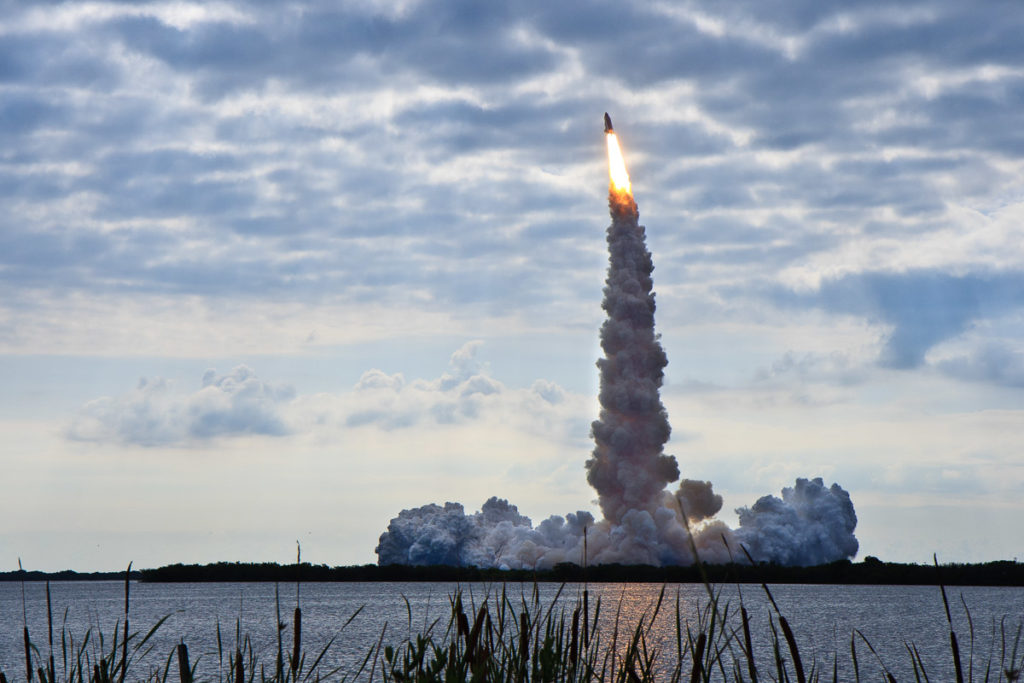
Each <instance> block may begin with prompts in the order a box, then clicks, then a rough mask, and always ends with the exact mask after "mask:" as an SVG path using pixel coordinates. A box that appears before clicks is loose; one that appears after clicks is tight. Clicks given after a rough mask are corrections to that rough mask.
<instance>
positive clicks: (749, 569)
mask: <svg viewBox="0 0 1024 683" xmlns="http://www.w3.org/2000/svg"><path fill="white" fill-rule="evenodd" d="M702 571H703V575H702ZM139 573H140V574H141V579H142V580H143V581H151V582H170V581H181V582H190V581H287V582H291V581H296V580H300V581H458V582H468V581H484V582H502V581H509V582H517V581H524V582H533V581H553V582H559V583H561V582H582V581H594V582H609V583H636V582H644V583H700V582H701V581H703V580H704V579H705V578H706V579H707V581H709V582H711V583H734V582H737V583H828V584H898V585H937V584H938V583H940V582H941V583H943V584H945V585H948V586H1024V564H1021V563H1018V562H1013V561H1000V562H986V563H983V564H943V565H939V567H938V568H936V567H935V566H933V565H920V564H898V563H893V562H882V561H881V560H879V559H877V558H875V557H868V558H866V559H865V560H864V561H863V562H850V561H849V560H843V561H840V562H833V563H831V564H826V565H820V566H817V567H782V566H779V565H773V564H760V565H757V566H751V565H749V564H747V565H739V564H727V565H705V566H704V567H703V569H702V568H701V567H696V566H693V567H651V566H649V565H620V564H603V565H596V566H591V567H588V568H587V569H586V570H584V569H583V568H582V567H580V566H579V565H576V564H569V563H566V564H559V565H556V566H555V567H554V568H552V569H549V570H542V571H533V570H501V569H480V568H477V567H446V566H436V565H435V566H410V565H388V566H384V567H379V566H377V565H372V564H368V565H361V566H353V567H328V566H327V565H311V564H301V565H294V564H291V565H280V564H275V563H269V562H264V563H228V562H220V563H217V564H207V565H194V564H193V565H182V564H175V565H170V566H167V567H160V568H158V569H143V570H142V571H141V572H139ZM117 576H120V577H123V576H124V575H123V574H121V575H115V578H116V577H117Z"/></svg>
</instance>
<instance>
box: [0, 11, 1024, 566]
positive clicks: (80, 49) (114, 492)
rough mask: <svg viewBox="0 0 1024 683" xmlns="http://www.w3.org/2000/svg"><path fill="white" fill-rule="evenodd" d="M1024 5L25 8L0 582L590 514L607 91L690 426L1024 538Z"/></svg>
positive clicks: (673, 399) (910, 527)
mask: <svg viewBox="0 0 1024 683" xmlns="http://www.w3.org/2000/svg"><path fill="white" fill-rule="evenodd" d="M1022 34H1024V13H1021V12H1020V9H1019V6H1018V5H1017V3H1015V2H1005V3H1003V2H984V3H962V2H951V1H950V2H937V1H934V0H929V1H928V2H908V3H899V4H898V7H897V6H896V5H894V4H893V3H891V2H888V1H886V2H860V3H848V2H843V3H839V2H822V1H821V0H800V1H792V0H786V1H784V2H783V1H781V0H780V1H774V0H770V1H765V0H748V1H747V2H743V1H740V0H735V1H733V0H729V1H726V2H719V3H712V4H707V3H697V2H662V3H658V2H654V3H640V2H586V3H582V2H559V3H550V2H546V1H537V2H532V1H529V0H528V1H524V2H515V3H485V2H473V1H469V0H467V1H464V2H463V1H456V2H430V1H429V0H423V1H417V0H407V1H405V2H401V1H399V2H384V1H377V0H352V1H351V2H323V3H317V2H305V1H302V0H299V1H297V2H290V3H259V2H253V3H251V4H246V3H243V2H212V3H208V2H201V3H200V2H197V3H190V2H154V3H145V2H142V3H135V2H133V3H123V4H122V3H117V2H72V3H64V4H47V3H39V2H31V3H29V2H18V1H16V0H6V1H3V2H0V143H2V144H0V195H2V201H0V207H2V211H0V378H2V385H0V439H2V442H3V448H2V450H0V467H2V475H3V476H2V478H0V481H2V495H0V519H3V520H4V521H3V523H2V525H0V568H5V569H12V568H14V567H16V563H17V558H18V557H19V556H20V557H21V558H22V560H23V562H24V563H25V565H26V567H28V568H40V569H61V568H65V567H73V568H76V569H81V570H89V569H117V568H121V567H124V566H125V565H127V564H128V562H129V561H130V560H132V561H134V562H135V564H136V566H158V565H161V564H166V563H171V562H178V561H182V562H208V561H216V560H246V561H250V560H251V561H256V560H260V561H262V560H276V561H287V560H289V559H290V558H292V557H294V547H295V545H294V544H295V541H296V540H300V541H301V542H302V546H303V557H304V559H309V560H310V561H313V562H323V563H328V564H353V563H367V562H374V561H375V560H376V557H375V555H374V553H373V549H374V546H375V545H376V542H377V537H378V535H379V534H380V533H381V532H382V531H383V530H384V528H385V527H386V525H387V522H388V520H389V519H390V518H391V517H392V516H394V515H395V514H396V513H397V512H398V511H399V510H401V509H403V508H407V507H412V506H418V505H422V504H425V503H428V502H437V503H443V502H445V501H460V502H463V503H464V504H465V505H466V506H467V508H469V509H477V508H478V507H479V505H480V504H481V503H482V502H483V501H484V500H485V499H486V498H487V497H489V496H491V495H498V496H501V497H505V498H508V499H510V500H511V501H512V502H513V503H516V504H517V505H518V506H519V508H520V510H521V511H522V512H523V513H525V514H527V515H529V516H530V517H532V518H533V519H534V520H535V521H539V520H540V519H543V518H544V517H547V516H548V515H551V514H556V513H558V514H564V513H566V512H570V511H575V510H578V509H587V510H592V511H594V510H596V506H595V505H594V503H593V498H594V494H593V491H591V490H590V489H589V488H588V486H587V485H586V481H585V476H584V470H583V462H584V461H585V460H586V458H587V456H588V454H589V451H590V448H591V441H590V438H589V424H590V421H591V420H593V419H594V418H595V417H596V415H597V404H596V399H595V394H596V390H597V370H596V368H595V367H594V361H595V360H596V358H597V356H598V352H599V347H598V344H597V329H598V327H599V326H600V324H601V321H602V311H601V309H600V301H601V296H602V295H601V288H602V285H603V278H604V269H605V266H606V263H607V256H606V253H605V242H604V230H605V227H606V226H607V224H608V222H609V220H608V213H607V203H606V202H607V200H606V190H607V170H606V165H605V159H604V141H603V135H602V120H601V116H602V113H603V112H605V111H608V112H609V113H610V114H611V116H612V119H613V121H614V123H615V126H616V130H617V131H618V132H619V135H620V138H621V140H622V143H623V147H624V149H625V154H626V158H627V163H628V164H629V166H630V170H631V173H632V176H633V189H634V193H635V196H636V199H637V202H638V203H639V206H640V212H641V219H642V222H643V223H644V224H645V225H646V226H647V231H648V244H649V247H650V248H651V250H652V252H653V254H654V260H655V264H656V270H655V274H654V278H655V288H656V290H657V293H658V306H659V308H658V313H657V325H658V329H659V331H660V332H661V334H662V342H663V344H664V346H665V349H666V351H667V353H668V357H669V367H668V375H667V383H666V387H665V390H664V392H663V400H664V402H665V404H666V405H667V407H668V410H669V416H670V419H671V421H672V425H673V429H674V432H673V438H672V441H671V442H670V443H669V448H668V452H670V453H672V454H674V455H676V457H677V458H678V459H679V461H680V465H681V470H682V473H683V476H684V477H689V478H692V479H702V480H711V481H712V482H714V484H715V488H716V490H717V491H718V492H720V493H721V494H722V495H723V496H724V497H725V514H724V515H723V517H724V519H726V520H727V521H730V522H734V521H735V518H736V517H735V514H734V513H733V509H734V508H736V507H739V506H742V505H749V504H751V503H753V501H754V500H756V499H757V497H759V496H761V495H764V494H768V493H774V494H776V495H777V494H778V492H779V491H780V489H781V488H782V487H783V486H787V485H792V483H793V481H794V479H795V478H796V477H798V476H821V477H824V478H825V479H826V483H830V482H833V481H835V482H838V483H840V484H841V485H842V486H843V487H844V488H846V489H847V490H848V491H850V493H851V496H852V498H853V501H854V504H855V505H856V509H857V512H858V516H859V519H860V524H859V526H858V530H857V535H858V537H859V539H860V542H861V554H860V557H863V556H866V555H876V556H879V557H881V558H883V559H886V560H894V561H918V562H924V561H929V560H930V559H931V554H932V553H933V552H936V553H938V555H939V558H940V560H948V561H976V560H990V559H1003V558H1005V559H1010V558H1013V557H1016V556H1021V557H1024V526H1022V525H1021V524H1020V523H1019V520H1020V519H1021V518H1022V516H1024V497H1022V495H1021V493H1022V491H1024V429H1021V426H1022V425H1024V228H1022V220H1024V175H1022V173H1024V126H1022V125H1021V118H1020V111H1021V107H1022V104H1024V42H1022V41H1021V40H1020V36H1021V35H1022Z"/></svg>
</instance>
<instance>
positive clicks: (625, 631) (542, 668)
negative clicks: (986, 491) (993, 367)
mask: <svg viewBox="0 0 1024 683" xmlns="http://www.w3.org/2000/svg"><path fill="white" fill-rule="evenodd" d="M129 569H130V567H129ZM126 577H127V574H126ZM564 589H565V586H562V587H561V588H560V589H559V590H558V592H557V594H556V595H555V596H554V598H552V599H550V601H548V600H542V599H541V597H540V591H539V588H538V586H537V585H536V584H534V586H533V588H532V590H530V591H525V592H519V593H517V594H512V593H510V592H509V591H508V590H507V587H506V586H504V585H503V586H500V587H498V586H494V587H491V588H489V589H488V590H487V592H486V593H485V594H484V595H482V596H477V595H474V594H473V592H472V590H471V589H470V590H458V591H456V592H454V593H453V594H451V595H450V596H449V597H448V609H447V610H446V611H447V616H446V617H442V618H437V619H434V620H433V621H430V622H427V621H426V619H425V620H424V622H423V623H422V624H414V616H413V610H412V606H411V604H410V603H409V601H408V599H406V600H405V605H406V614H405V615H404V616H405V619H404V621H405V622H406V623H404V624H402V623H396V624H388V623H385V624H384V626H383V628H382V629H381V632H380V634H379V636H378V637H377V638H376V642H375V643H373V644H371V645H366V644H365V643H363V644H362V645H356V646H352V645H350V644H349V643H347V642H346V640H345V637H344V636H345V629H346V627H348V626H349V625H350V624H351V623H352V622H353V620H354V619H356V617H357V616H358V615H359V614H360V613H361V612H362V610H363V608H362V607H360V608H359V609H357V610H356V611H355V612H354V613H353V614H352V615H351V616H350V617H348V619H347V620H346V621H344V623H341V624H339V627H338V631H337V633H336V634H335V635H334V637H332V638H331V639H329V640H328V642H326V643H324V644H319V645H317V647H316V648H314V649H312V650H308V649H307V647H308V646H307V644H305V643H303V641H302V609H301V604H300V603H301V595H300V591H299V588H298V587H297V588H296V595H295V609H294V611H293V613H292V620H291V621H292V623H291V624H290V625H288V624H285V623H284V622H282V620H281V604H280V592H279V591H278V590H277V589H276V587H275V595H276V596H277V599H276V600H275V611H274V614H273V615H269V616H271V618H274V619H276V624H277V639H276V647H275V646H274V645H271V646H270V651H269V652H266V651H262V652H261V651H257V650H256V648H254V646H253V641H252V639H251V638H250V637H249V636H248V635H246V634H244V633H243V631H242V626H241V622H240V620H237V621H236V622H235V624H234V629H233V630H234V634H233V636H234V637H233V640H234V642H233V643H231V642H230V641H231V640H232V638H231V635H228V637H227V638H225V637H224V633H223V632H222V629H221V625H220V623H219V622H218V623H217V628H216V648H215V650H214V651H212V652H211V653H210V655H208V657H210V658H212V657H213V656H216V658H217V659H216V662H212V661H204V662H202V666H200V664H201V661H200V660H202V659H203V657H199V658H196V659H195V660H192V659H191V657H190V653H189V648H188V644H186V643H185V642H183V641H182V642H179V643H178V644H177V645H176V646H175V647H174V648H173V649H172V650H171V651H170V652H168V653H166V658H163V657H164V655H162V654H161V653H159V652H154V648H155V647H156V645H155V642H156V638H154V636H155V634H157V632H158V631H159V630H160V628H161V627H162V626H163V625H164V622H165V621H166V620H167V618H168V617H164V618H162V619H160V620H159V621H158V622H157V623H156V624H155V625H153V626H152V627H151V628H149V629H148V630H147V631H145V632H141V631H135V632H133V631H132V630H131V628H130V623H129V598H130V594H129V583H128V582H127V580H126V583H125V608H124V617H123V620H118V622H117V623H116V624H115V626H114V628H113V631H112V637H109V638H108V637H106V636H105V634H104V633H103V632H102V631H101V630H99V629H97V628H93V629H89V630H87V631H86V632H85V633H84V634H80V635H76V634H73V633H71V632H69V630H68V628H67V610H65V611H64V622H63V623H62V624H61V625H60V628H59V639H58V640H59V649H57V650H55V649H54V646H55V639H54V634H55V630H54V619H53V612H52V603H51V601H50V599H49V587H48V586H47V603H46V610H47V627H48V629H47V631H48V632H47V634H46V642H45V644H44V645H43V647H48V650H47V651H46V653H45V654H44V653H43V652H42V651H41V650H40V647H39V646H37V645H36V643H34V642H33V641H32V640H31V637H30V634H29V631H28V622H27V610H26V609H25V604H24V601H23V604H22V608H23V614H22V618H23V623H24V629H23V633H24V645H25V672H24V676H25V679H24V680H25V681H26V683H124V682H125V681H132V682H134V681H145V682H147V683H148V682H152V683H197V682H199V681H213V682H215V683H319V682H320V681H336V682H338V683H346V682H347V681H355V680H360V681H364V680H369V681H382V682H385V683H388V682H395V683H404V682H406V681H417V682H430V681H496V682H508V683H517V682H520V681H553V682H555V681H557V682H564V683H575V682H577V681H621V682H623V683H635V682H637V681H668V682H670V683H685V682H686V681H689V682H690V683H697V682H709V681H728V682H734V681H735V682H737V683H741V682H742V683H746V682H748V681H749V682H751V683H759V682H762V681H779V682H783V681H786V682H794V683H807V682H811V683H825V682H827V681H832V682H833V683H838V681H840V680H844V681H855V682H856V683H860V681H862V680H863V681H869V680H870V681H876V680H883V681H896V680H897V678H896V675H895V674H894V673H893V670H892V668H891V666H890V665H892V664H900V665H902V670H904V671H911V672H912V677H910V678H907V677H905V678H904V679H903V680H913V681H916V682H918V683H921V682H930V681H936V683H938V682H939V681H943V680H947V679H945V678H942V677H941V675H938V674H937V673H936V672H935V671H930V670H929V669H928V668H927V667H926V661H925V659H924V658H923V657H922V656H921V652H920V650H919V649H918V647H917V645H916V644H914V643H910V642H905V643H904V645H905V649H906V657H907V660H906V661H904V662H888V663H887V662H886V661H885V660H884V659H883V657H882V656H881V655H880V653H879V652H878V651H877V650H876V648H875V647H874V645H873V644H872V643H871V642H870V641H869V640H868V638H867V637H866V636H865V635H864V634H863V633H861V632H860V631H858V630H854V631H853V632H852V633H851V635H850V644H849V655H848V659H846V658H845V656H844V659H845V661H844V666H843V668H842V670H841V668H840V660H841V656H840V653H839V651H838V648H837V649H836V651H835V652H831V653H826V655H825V657H824V659H822V658H821V657H820V656H817V655H815V656H810V657H808V656H807V654H806V653H804V652H802V651H801V649H800V646H799V642H798V639H797V637H796V635H795V633H794V629H793V627H792V626H791V624H790V618H791V617H792V616H793V615H787V614H785V613H784V612H783V610H782V609H781V608H780V606H779V604H778V603H777V602H776V600H775V598H774V596H773V595H772V593H771V590H770V588H769V587H768V586H767V585H764V584H762V586H761V590H762V591H763V592H764V594H765V596H766V598H767V600H768V604H769V605H770V609H769V611H768V613H767V619H766V621H765V622H760V621H758V623H755V621H754V620H753V619H752V618H751V615H750V612H749V611H748V609H747V605H746V603H745V602H744V597H743V592H742V588H741V587H740V586H739V585H737V586H736V595H737V598H738V599H737V601H736V604H734V603H732V602H730V601H728V600H724V599H723V597H722V590H721V588H720V587H719V588H716V587H715V586H713V585H712V584H710V583H707V582H705V584H704V589H705V592H706V599H705V600H704V601H703V602H702V604H701V605H700V606H699V608H698V609H697V610H696V611H695V612H690V611H687V608H686V605H684V604H683V603H682V602H681V595H680V592H679V591H677V592H676V594H675V596H674V600H673V599H672V596H671V593H670V592H669V591H668V587H667V586H665V587H662V589H661V591H660V593H659V594H658V596H657V598H656V600H654V601H653V603H652V604H651V605H649V606H648V607H647V608H646V609H644V610H642V611H640V612H636V611H633V610H631V609H624V604H625V598H626V592H625V590H624V591H623V595H622V597H620V599H619V601H618V604H615V605H612V606H611V607H609V606H608V605H606V604H604V601H603V600H602V598H601V597H597V598H596V599H593V600H591V599H590V596H589V593H588V591H587V590H586V587H584V590H583V591H582V594H581V595H577V596H575V597H573V596H564V595H563V591H564ZM940 592H941V594H942V600H943V606H944V608H945V612H946V617H947V625H948V627H949V634H950V637H949V647H948V650H947V651H948V653H949V661H950V662H951V663H952V667H951V670H952V671H953V672H954V675H955V676H956V680H957V681H958V682H962V681H967V682H969V683H996V682H997V681H1006V682H1011V683H1012V682H1014V681H1018V680H1020V677H1021V670H1022V669H1024V648H1022V642H1021V639H1022V625H1021V623H1017V624H1016V625H1008V624H1007V620H1006V618H1005V617H1004V618H1003V619H1001V620H999V621H998V622H995V623H993V624H992V633H991V636H992V637H991V639H990V641H991V643H992V644H991V646H990V647H989V648H988V651H987V652H978V651H976V648H975V643H976V639H975V624H974V621H973V619H972V618H971V615H970V611H969V609H968V608H967V604H966V602H965V601H964V600H963V598H962V596H961V603H962V606H963V610H964V613H965V615H966V617H967V624H968V629H967V632H966V634H962V635H965V636H966V642H965V644H964V646H961V643H960V638H959V637H958V635H957V633H956V631H955V629H954V627H953V625H954V621H953V618H952V610H951V608H950V603H949V600H948V596H947V595H946V591H945V587H944V586H940ZM799 616H800V615H799V613H798V614H797V615H796V617H797V620H798V621H799ZM758 624H761V625H758ZM289 626H290V627H291V635H292V638H291V641H292V642H291V643H290V645H291V647H290V648H288V649H287V651H286V648H285V640H284V633H285V631H286V630H287V629H288V628H289ZM403 627H404V628H403ZM403 631H404V632H405V633H406V634H407V635H404V636H399V635H398V633H400V632H403ZM229 633H230V632H229ZM754 635H759V636H760V637H759V638H755V637H754ZM755 641H761V642H762V643H763V642H767V644H768V647H767V648H766V647H763V646H760V647H759V646H756V645H755ZM193 645H196V646H207V645H208V644H202V643H194V644H193ZM345 647H347V648H348V650H349V651H350V652H351V651H352V649H353V648H362V649H361V650H359V656H358V657H356V658H355V661H356V662H358V663H357V664H352V665H349V666H348V667H337V668H331V667H329V666H328V665H327V664H326V662H328V661H331V659H332V657H330V656H329V652H331V651H332V649H333V648H345ZM58 655H59V656H58ZM58 662H59V663H60V666H57V663H58ZM908 662H909V666H907V663H908ZM931 666H932V667H933V668H934V667H935V664H934V663H932V664H931ZM19 680H20V677H10V676H8V675H7V672H2V671H0V683H18V681H19Z"/></svg>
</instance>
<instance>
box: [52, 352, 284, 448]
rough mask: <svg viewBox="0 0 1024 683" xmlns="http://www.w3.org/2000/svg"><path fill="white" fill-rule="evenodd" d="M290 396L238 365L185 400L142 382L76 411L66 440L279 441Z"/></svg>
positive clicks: (162, 385)
mask: <svg viewBox="0 0 1024 683" xmlns="http://www.w3.org/2000/svg"><path fill="white" fill-rule="evenodd" d="M294 396H295V392H294V390H293V389H292V388H291V387H289V386H287V385H274V384H269V383H267V382H264V381H263V380H260V379H259V378H258V377H256V375H255V374H254V373H253V371H252V370H250V369H249V368H247V367H245V366H244V365H240V366H238V367H237V368H235V369H234V370H232V371H231V372H230V373H229V374H227V375H218V374H217V373H216V372H215V371H214V370H208V371H207V372H206V374H204V375H203V380H202V388H200V389H199V390H198V391H196V392H194V393H191V394H179V393H175V392H174V391H173V390H172V387H171V385H170V383H169V382H168V381H167V380H164V379H159V378H158V379H155V380H147V379H142V380H140V381H139V384H138V386H137V387H136V388H135V390H134V391H132V392H131V393H129V394H126V395H123V396H116V397H104V398H99V399H96V400H94V401H90V402H89V403H87V404H85V405H84V406H82V408H81V409H80V410H79V412H78V415H76V416H75V418H74V420H73V421H72V423H71V424H70V426H69V427H68V429H67V432H66V434H67V436H68V437H69V438H71V439H74V440H77V441H93V442H97V443H105V442H116V443H122V444H129V445H137V446H182V445H188V444H190V443H196V442H201V441H205V440H208V439H212V438H217V437H231V436H242V435H251V434H257V435H265V436H282V435H285V434H288V433H289V432H290V429H289V428H288V426H287V424H286V421H285V418H284V416H283V413H282V409H283V407H284V406H285V405H286V404H287V403H288V402H289V401H291V400H292V399H293V398H294Z"/></svg>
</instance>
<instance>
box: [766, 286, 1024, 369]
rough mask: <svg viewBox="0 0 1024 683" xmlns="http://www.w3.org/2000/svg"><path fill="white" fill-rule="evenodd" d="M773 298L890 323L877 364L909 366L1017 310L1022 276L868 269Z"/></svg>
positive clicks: (1022, 291)
mask: <svg viewBox="0 0 1024 683" xmlns="http://www.w3.org/2000/svg"><path fill="white" fill-rule="evenodd" d="M773 296H774V298H775V300H776V301H777V302H778V303H780V304H783V305H787V306H806V307H817V308H821V309H824V310H826V311H829V312H832V313H843V314H853V315H861V316H865V317H867V318H868V319H870V320H873V321H875V322H878V323H883V324H886V325H889V326H891V327H892V331H891V332H890V333H889V334H888V336H887V337H886V338H885V342H884V346H883V349H882V352H881V356H880V357H879V359H878V360H879V363H880V364H881V365H883V366H886V367H892V368H901V369H909V368H915V367H918V366H920V365H921V364H922V363H923V362H924V357H925V354H926V353H927V352H928V350H929V349H930V348H932V347H933V346H935V345H936V344H938V343H939V342H941V341H944V340H946V339H950V338H953V337H955V336H957V335H959V334H961V333H962V332H964V331H965V330H967V329H968V327H969V326H970V325H971V323H973V322H975V321H977V320H979V319H982V318H986V317H997V316H1000V315H1003V314H1005V313H1007V312H1010V311H1014V310H1017V309H1019V308H1020V307H1021V305H1022V302H1024V274H1021V273H1017V272H992V273H976V274H968V275H951V274H949V273H945V272H942V271H935V270H918V271H909V272H905V273H886V272H868V273H857V274H852V275H845V276H842V277H839V278H835V279H830V280H825V281H823V282H822V283H821V286H820V287H819V288H818V289H817V290H816V291H813V292H810V293H796V292H792V291H783V290H777V291H776V292H775V293H774V295H773Z"/></svg>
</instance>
